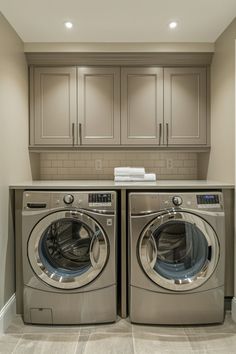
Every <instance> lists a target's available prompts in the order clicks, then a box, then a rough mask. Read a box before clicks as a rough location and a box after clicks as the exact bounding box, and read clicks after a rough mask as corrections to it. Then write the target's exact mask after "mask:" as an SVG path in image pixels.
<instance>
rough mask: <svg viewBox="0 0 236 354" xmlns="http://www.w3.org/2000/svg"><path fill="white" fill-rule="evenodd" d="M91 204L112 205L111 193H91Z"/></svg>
mask: <svg viewBox="0 0 236 354" xmlns="http://www.w3.org/2000/svg"><path fill="white" fill-rule="evenodd" d="M88 202H89V203H98V204H99V203H101V204H106V203H108V204H109V203H111V194H110V193H91V194H89V195H88Z"/></svg>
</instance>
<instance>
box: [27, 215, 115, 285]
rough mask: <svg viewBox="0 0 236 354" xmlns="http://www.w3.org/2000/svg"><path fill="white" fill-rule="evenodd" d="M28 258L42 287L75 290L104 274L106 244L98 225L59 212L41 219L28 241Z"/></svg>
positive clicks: (93, 221)
mask: <svg viewBox="0 0 236 354" xmlns="http://www.w3.org/2000/svg"><path fill="white" fill-rule="evenodd" d="M28 258H29V261H30V264H31V266H32V268H33V270H34V272H35V273H36V274H37V276H39V277H40V278H41V279H42V280H43V281H44V282H45V283H47V284H49V285H52V286H54V287H56V288H60V289H75V288H79V287H81V286H83V285H86V284H88V283H90V282H91V281H92V280H94V279H95V278H96V277H97V276H98V275H99V274H100V272H101V271H102V270H103V268H104V266H105V264H106V261H107V258H108V244H107V239H106V237H105V234H104V232H103V230H102V228H101V227H100V225H99V224H98V223H97V222H96V221H95V220H94V219H92V218H91V217H89V216H88V215H85V214H83V213H80V212H76V211H60V212H56V213H53V214H50V215H48V216H47V217H45V218H44V219H42V220H41V221H40V222H39V223H38V224H37V225H36V226H35V227H34V229H33V231H32V233H31V235H30V238H29V241H28Z"/></svg>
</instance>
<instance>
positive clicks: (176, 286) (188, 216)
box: [138, 211, 220, 291]
mask: <svg viewBox="0 0 236 354" xmlns="http://www.w3.org/2000/svg"><path fill="white" fill-rule="evenodd" d="M169 220H172V221H173V220H179V221H186V222H188V223H190V224H193V225H195V226H197V227H198V228H199V229H200V231H201V232H202V233H203V235H204V236H205V238H206V241H207V244H208V247H211V250H212V256H211V260H208V259H207V260H206V262H205V264H204V265H203V267H202V269H201V270H200V272H199V273H198V274H196V276H194V277H191V278H186V279H179V280H174V279H167V278H164V277H163V276H161V275H160V274H158V273H157V272H156V271H155V270H154V265H155V263H153V262H150V259H149V256H148V252H147V247H148V242H149V240H150V233H152V230H151V228H153V227H155V228H158V227H159V226H161V225H163V224H165V223H167V222H168V221H169ZM154 252H155V250H154ZM219 253H220V252H219V241H218V238H217V235H216V233H215V231H214V229H213V228H212V227H211V226H210V224H208V223H207V222H206V221H205V220H204V219H202V218H201V217H200V216H198V215H195V214H193V213H188V212H183V211H168V212H165V213H162V214H161V215H159V216H158V217H156V218H155V219H154V220H152V221H150V222H149V223H148V225H147V226H146V227H145V229H144V230H143V231H142V233H141V235H140V238H139V242H138V257H139V260H140V263H141V267H142V269H143V271H144V272H145V273H146V275H147V276H148V277H149V278H150V279H151V280H152V281H153V282H154V283H156V284H157V285H159V286H161V287H163V288H165V289H168V290H175V291H186V290H192V289H195V288H197V287H199V286H201V285H202V284H203V283H205V282H206V281H207V280H208V279H209V278H210V277H211V275H212V274H213V272H214V270H215V268H216V266H217V263H218V260H219Z"/></svg>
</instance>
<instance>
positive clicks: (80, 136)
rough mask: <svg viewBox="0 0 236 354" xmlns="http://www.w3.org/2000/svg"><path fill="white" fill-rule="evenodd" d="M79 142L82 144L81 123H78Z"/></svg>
mask: <svg viewBox="0 0 236 354" xmlns="http://www.w3.org/2000/svg"><path fill="white" fill-rule="evenodd" d="M79 143H80V145H82V123H79Z"/></svg>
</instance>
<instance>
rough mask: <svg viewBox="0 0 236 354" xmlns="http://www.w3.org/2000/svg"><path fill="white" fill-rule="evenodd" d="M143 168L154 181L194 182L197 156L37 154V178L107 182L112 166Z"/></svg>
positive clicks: (84, 153) (160, 153) (121, 152)
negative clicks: (38, 170)
mask: <svg viewBox="0 0 236 354" xmlns="http://www.w3.org/2000/svg"><path fill="white" fill-rule="evenodd" d="M119 166H122V167H124V166H130V167H145V170H146V172H147V173H151V172H154V173H156V175H157V179H197V153H185V152H155V151H127V152H124V151H99V152H94V151H92V152H88V151H86V152H83V151H81V152H68V153H67V152H65V153H64V152H63V153H41V154H40V179H42V180H63V179H64V180H68V179H70V180H76V179H79V180H84V179H90V180H94V179H110V180H112V179H113V178H114V177H113V170H114V167H119Z"/></svg>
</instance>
